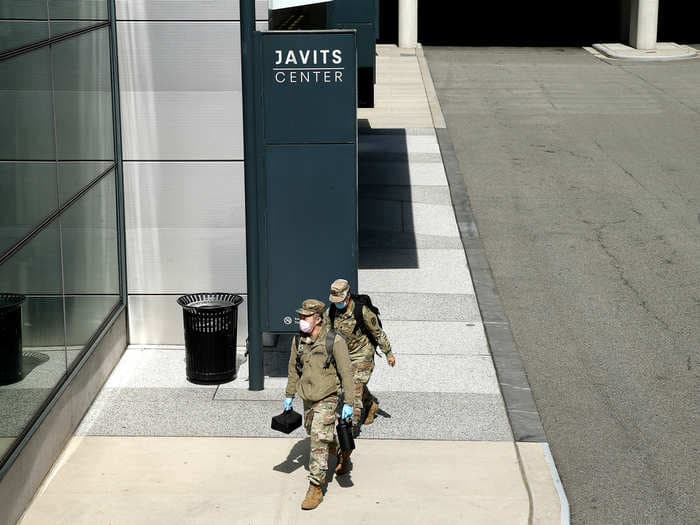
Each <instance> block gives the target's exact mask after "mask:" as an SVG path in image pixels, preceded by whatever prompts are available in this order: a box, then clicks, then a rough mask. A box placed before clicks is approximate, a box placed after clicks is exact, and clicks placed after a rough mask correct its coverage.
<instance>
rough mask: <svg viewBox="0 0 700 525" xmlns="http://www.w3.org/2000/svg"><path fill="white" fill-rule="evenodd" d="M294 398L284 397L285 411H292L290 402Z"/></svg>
mask: <svg viewBox="0 0 700 525" xmlns="http://www.w3.org/2000/svg"><path fill="white" fill-rule="evenodd" d="M293 399H294V398H292V397H285V398H284V409H285V410H291V409H292V401H293Z"/></svg>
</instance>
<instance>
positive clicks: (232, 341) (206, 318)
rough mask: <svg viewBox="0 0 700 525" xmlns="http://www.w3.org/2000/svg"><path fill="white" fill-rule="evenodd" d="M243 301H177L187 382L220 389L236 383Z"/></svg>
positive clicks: (204, 297)
mask: <svg viewBox="0 0 700 525" xmlns="http://www.w3.org/2000/svg"><path fill="white" fill-rule="evenodd" d="M242 302H243V297H241V296H240V295H234V294H230V293H195V294H190V295H183V296H182V297H180V298H179V299H178V300H177V303H178V304H179V305H180V306H182V319H183V321H184V326H185V362H186V368H187V380H188V381H189V382H190V383H195V384H197V385H220V384H222V383H228V382H229V381H233V380H234V379H236V326H237V324H238V305H240V304H241V303H242Z"/></svg>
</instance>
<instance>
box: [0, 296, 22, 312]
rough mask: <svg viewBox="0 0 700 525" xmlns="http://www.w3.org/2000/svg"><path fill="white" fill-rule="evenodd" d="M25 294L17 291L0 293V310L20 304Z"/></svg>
mask: <svg viewBox="0 0 700 525" xmlns="http://www.w3.org/2000/svg"><path fill="white" fill-rule="evenodd" d="M25 299H26V296H24V295H22V294H18V293H0V310H8V309H10V308H16V307H18V306H20V305H21V304H22V303H23V302H24V300H25Z"/></svg>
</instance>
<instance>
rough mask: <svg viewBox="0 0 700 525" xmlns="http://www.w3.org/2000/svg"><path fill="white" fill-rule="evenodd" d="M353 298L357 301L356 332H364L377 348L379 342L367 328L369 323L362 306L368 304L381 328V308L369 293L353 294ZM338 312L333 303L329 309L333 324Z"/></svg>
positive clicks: (353, 311)
mask: <svg viewBox="0 0 700 525" xmlns="http://www.w3.org/2000/svg"><path fill="white" fill-rule="evenodd" d="M352 300H353V302H354V303H355V304H354V307H353V309H352V315H353V317H354V318H355V330H354V332H355V333H357V332H362V333H363V334H365V335H366V336H367V338H368V339H369V341H370V343H372V344H373V345H374V346H375V348H376V347H377V346H379V342H378V341H377V340H376V339H375V338H374V335H372V332H370V330H369V329H368V328H367V324H366V323H365V318H364V316H363V315H362V307H363V306H366V307H367V308H369V309H370V311H372V312H373V313H374V315H376V316H377V320H378V321H379V326H380V328H381V327H382V318H381V317H379V308H377V307H376V306H374V305H373V304H372V299H371V298H370V296H369V295H365V294H358V295H353V296H352ZM337 314H338V309H337V308H336V307H335V305H334V304H333V303H331V306H330V308H329V310H328V316H329V317H330V320H331V326H333V323H334V321H335V316H336V315H337Z"/></svg>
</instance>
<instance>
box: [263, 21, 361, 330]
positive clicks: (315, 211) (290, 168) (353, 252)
mask: <svg viewBox="0 0 700 525" xmlns="http://www.w3.org/2000/svg"><path fill="white" fill-rule="evenodd" d="M259 43H260V45H259V55H258V59H259V60H258V63H259V64H260V69H259V86H260V90H261V97H260V107H259V110H260V111H261V117H262V119H261V121H262V126H261V129H259V130H258V143H259V144H261V147H260V148H258V150H259V151H260V152H261V154H262V155H261V158H260V159H259V160H258V162H259V169H258V173H259V174H260V175H261V177H262V180H261V187H262V188H263V194H262V195H261V199H262V201H263V202H262V203H261V206H260V207H261V209H263V210H264V217H262V218H261V221H260V224H259V228H260V230H261V231H262V232H263V235H262V237H263V242H262V245H263V246H262V254H261V255H262V256H261V262H262V265H263V266H264V268H263V269H262V272H261V273H262V275H263V280H264V282H263V283H262V292H263V297H262V300H261V305H262V306H261V307H262V312H261V319H262V324H263V330H264V331H267V332H275V333H283V332H295V331H296V330H298V325H297V321H296V314H295V309H296V308H297V307H298V306H299V304H300V303H301V302H302V301H303V300H304V299H306V298H309V297H314V298H318V299H321V300H322V301H324V302H326V303H327V302H328V287H329V284H330V283H331V281H333V280H334V279H337V278H338V277H341V276H342V277H345V278H346V279H348V280H350V281H351V282H352V283H353V287H356V285H357V258H358V247H357V246H358V242H357V110H356V100H357V86H356V67H357V63H356V48H355V31H347V30H344V31H289V32H287V31H269V32H263V33H260V35H259Z"/></svg>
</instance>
